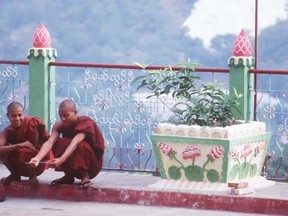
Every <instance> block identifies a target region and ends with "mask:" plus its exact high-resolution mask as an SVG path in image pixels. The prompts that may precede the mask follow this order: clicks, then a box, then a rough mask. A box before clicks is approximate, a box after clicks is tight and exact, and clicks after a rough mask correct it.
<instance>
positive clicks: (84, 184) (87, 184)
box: [80, 180, 92, 189]
mask: <svg viewBox="0 0 288 216" xmlns="http://www.w3.org/2000/svg"><path fill="white" fill-rule="evenodd" d="M91 184H92V182H91V181H90V180H87V181H81V183H80V188H82V189H87V188H89V187H90V186H91Z"/></svg>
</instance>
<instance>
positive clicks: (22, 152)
mask: <svg viewBox="0 0 288 216" xmlns="http://www.w3.org/2000/svg"><path fill="white" fill-rule="evenodd" d="M37 133H38V136H39V139H38V142H37V143H36V144H34V147H35V148H36V149H37V151H36V150H32V149H29V148H20V149H16V150H14V151H12V152H10V153H9V154H8V155H7V157H6V161H7V163H9V168H8V169H9V170H10V172H11V173H17V174H19V175H21V176H27V177H28V176H29V169H28V168H29V165H27V164H26V162H29V161H30V160H31V158H33V157H35V156H36V154H37V153H38V152H39V150H40V148H41V146H42V144H43V143H44V142H45V141H46V140H47V139H48V138H49V133H48V131H47V129H46V128H45V124H44V123H43V122H42V120H41V119H40V118H38V117H34V116H25V117H24V121H23V122H22V124H21V126H20V127H19V128H17V129H15V128H13V127H11V126H8V127H7V137H6V141H7V145H8V144H11V145H13V144H17V143H21V142H25V141H29V142H31V143H33V140H34V138H35V137H36V136H37ZM45 159H46V160H47V159H49V156H47V157H46V158H45ZM4 164H6V162H5V161H4ZM7 167H8V166H7ZM44 170H45V166H38V167H37V168H36V174H37V175H40V174H41V173H43V172H44Z"/></svg>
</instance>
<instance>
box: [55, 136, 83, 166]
mask: <svg viewBox="0 0 288 216" xmlns="http://www.w3.org/2000/svg"><path fill="white" fill-rule="evenodd" d="M84 139H85V133H78V134H76V136H74V138H73V139H72V140H71V142H70V144H69V146H68V148H67V149H66V150H65V152H64V153H63V155H61V157H60V158H61V160H62V161H63V162H64V161H65V160H66V159H67V158H68V157H69V156H70V155H71V154H72V153H73V152H74V151H75V149H76V148H77V146H78V144H79V143H80V142H82V141H83V140H84Z"/></svg>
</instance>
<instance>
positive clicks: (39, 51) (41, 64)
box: [28, 24, 57, 128]
mask: <svg viewBox="0 0 288 216" xmlns="http://www.w3.org/2000/svg"><path fill="white" fill-rule="evenodd" d="M50 45H51V39H50V35H49V32H48V31H47V29H46V28H45V26H44V25H43V24H41V25H40V26H39V27H38V28H37V30H36V32H35V33H34V37H33V48H31V49H29V53H28V59H29V115H33V116H38V117H40V118H41V119H42V120H43V122H44V123H45V125H46V126H47V128H50V126H51V125H50V123H51V119H53V118H55V85H54V84H53V82H54V81H55V69H54V67H51V68H50V71H49V62H54V61H55V59H56V56H57V55H56V50H55V49H53V48H51V47H50Z"/></svg>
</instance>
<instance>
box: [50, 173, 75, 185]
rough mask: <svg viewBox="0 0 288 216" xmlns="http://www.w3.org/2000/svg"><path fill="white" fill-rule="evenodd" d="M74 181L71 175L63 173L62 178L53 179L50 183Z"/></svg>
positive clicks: (71, 182)
mask: <svg viewBox="0 0 288 216" xmlns="http://www.w3.org/2000/svg"><path fill="white" fill-rule="evenodd" d="M74 181H75V179H74V177H73V176H69V175H64V176H63V177H62V178H59V179H55V180H54V181H52V182H51V185H62V184H73V183H74Z"/></svg>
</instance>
